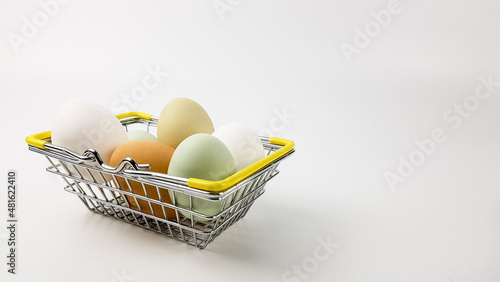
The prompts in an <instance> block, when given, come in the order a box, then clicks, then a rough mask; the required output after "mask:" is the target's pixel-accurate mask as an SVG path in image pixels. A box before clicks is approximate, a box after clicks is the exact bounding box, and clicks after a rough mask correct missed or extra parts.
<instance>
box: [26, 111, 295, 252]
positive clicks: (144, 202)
mask: <svg viewBox="0 0 500 282" xmlns="http://www.w3.org/2000/svg"><path fill="white" fill-rule="evenodd" d="M117 117H118V119H120V122H121V123H122V125H123V126H124V127H125V129H126V130H129V129H131V128H133V129H140V130H144V131H148V132H152V131H155V130H156V124H157V121H158V118H157V117H154V116H151V115H149V114H145V113H141V112H130V113H125V114H120V115H117ZM26 142H27V143H28V145H29V146H28V147H29V150H30V151H33V152H36V153H39V154H42V155H44V156H45V157H46V158H47V159H48V161H49V162H50V166H49V167H47V171H48V172H50V173H54V174H56V175H59V176H60V177H61V178H62V179H63V180H64V183H65V184H66V186H65V187H64V190H65V191H67V192H69V193H71V194H74V195H76V196H78V198H80V200H81V201H82V203H83V204H84V205H85V206H86V207H87V208H88V209H89V210H91V211H93V212H95V213H98V214H102V215H106V216H110V217H113V218H115V219H118V220H121V221H124V222H127V223H130V224H133V225H136V226H140V227H142V228H145V229H148V230H151V231H154V232H157V233H161V234H163V235H166V236H168V237H171V238H175V239H177V240H180V241H183V242H185V243H187V244H189V245H193V246H196V247H198V248H200V249H203V248H205V247H206V246H207V245H208V244H209V243H210V242H212V241H213V240H214V239H215V238H216V237H217V236H219V235H220V234H221V233H222V232H223V231H224V230H226V229H227V228H228V227H229V226H231V225H232V224H233V223H235V222H236V221H238V220H239V219H240V218H242V217H244V216H245V215H246V213H247V212H248V210H249V209H250V207H251V206H252V204H253V203H254V201H255V200H256V199H257V198H259V197H260V196H261V195H262V194H263V193H264V192H265V189H264V188H265V185H266V184H267V182H268V181H269V180H271V179H272V178H273V177H275V176H276V175H277V174H278V173H279V171H278V170H277V167H278V165H279V164H280V162H281V161H282V160H284V159H285V158H287V157H289V156H290V155H291V154H293V152H294V151H295V149H294V143H293V142H292V141H290V140H285V139H280V138H272V137H271V138H268V137H261V142H262V145H263V146H264V149H265V150H266V157H264V158H263V159H261V160H259V161H257V162H256V163H254V164H252V165H250V166H248V167H247V168H245V169H243V170H241V171H239V172H237V173H235V174H233V175H231V176H230V177H228V178H226V179H223V180H220V181H207V180H202V179H195V178H189V179H188V178H180V177H173V176H169V175H167V174H163V173H155V172H150V171H148V170H147V168H148V167H149V166H148V165H147V164H137V163H136V162H135V161H134V160H133V159H131V158H126V159H124V160H123V161H122V162H121V163H120V165H118V166H117V167H110V166H108V165H106V164H104V163H102V160H101V158H100V155H99V153H98V152H96V151H95V150H93V149H89V150H87V151H85V153H84V154H83V155H78V154H76V153H74V152H72V151H70V150H68V149H65V148H62V147H59V146H56V145H53V144H51V140H50V131H45V132H41V133H38V134H33V135H30V136H28V137H27V138H26ZM169 195H171V196H172V197H169ZM180 199H182V204H181V201H180ZM200 203H203V204H204V205H211V206H212V207H216V208H217V210H216V212H215V213H213V214H212V215H206V214H203V213H200V212H198V209H197V205H199V204H200Z"/></svg>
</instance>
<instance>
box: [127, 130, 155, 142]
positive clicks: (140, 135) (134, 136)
mask: <svg viewBox="0 0 500 282" xmlns="http://www.w3.org/2000/svg"><path fill="white" fill-rule="evenodd" d="M127 136H128V141H136V140H149V141H158V138H156V136H154V135H153V134H151V133H149V132H147V131H142V130H130V131H128V132H127Z"/></svg>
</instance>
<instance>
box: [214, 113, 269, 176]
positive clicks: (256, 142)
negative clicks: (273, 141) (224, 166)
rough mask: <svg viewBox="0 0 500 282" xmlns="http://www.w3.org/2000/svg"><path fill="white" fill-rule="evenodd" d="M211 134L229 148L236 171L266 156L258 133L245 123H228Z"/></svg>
mask: <svg viewBox="0 0 500 282" xmlns="http://www.w3.org/2000/svg"><path fill="white" fill-rule="evenodd" d="M212 135H213V136H215V137H217V138H218V139H219V140H221V141H222V142H223V143H224V144H225V145H226V147H227V148H228V149H229V151H230V152H231V154H232V155H233V158H234V162H235V164H236V170H238V171H239V170H242V169H243V168H245V167H247V166H249V165H251V164H252V163H254V162H256V161H258V160H260V159H262V158H263V157H265V156H266V153H265V150H264V146H263V145H262V142H261V141H260V138H259V135H258V134H257V133H256V132H255V131H254V130H253V129H252V128H251V127H249V126H247V125H245V124H242V123H236V122H234V123H229V124H226V125H224V126H221V127H220V128H218V129H217V130H215V132H214V133H212Z"/></svg>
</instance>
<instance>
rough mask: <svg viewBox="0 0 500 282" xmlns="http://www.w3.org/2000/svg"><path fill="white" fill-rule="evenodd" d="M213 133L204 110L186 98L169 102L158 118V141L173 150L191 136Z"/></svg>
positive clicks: (210, 121) (209, 120)
mask: <svg viewBox="0 0 500 282" xmlns="http://www.w3.org/2000/svg"><path fill="white" fill-rule="evenodd" d="M213 132H214V125H213V123H212V120H211V119H210V117H209V116H208V114H207V112H206V111H205V109H203V107H202V106H200V105H199V104H198V103H196V102H195V101H193V100H191V99H188V98H175V99H173V100H171V101H170V102H169V103H168V104H167V105H166V106H165V107H164V108H163V110H162V111H161V113H160V116H159V118H158V126H157V136H158V141H160V142H161V143H164V144H167V145H169V146H171V147H173V148H177V146H178V145H179V144H180V143H181V142H182V141H183V140H184V139H186V138H187V137H189V136H191V135H193V134H196V133H207V134H212V133H213Z"/></svg>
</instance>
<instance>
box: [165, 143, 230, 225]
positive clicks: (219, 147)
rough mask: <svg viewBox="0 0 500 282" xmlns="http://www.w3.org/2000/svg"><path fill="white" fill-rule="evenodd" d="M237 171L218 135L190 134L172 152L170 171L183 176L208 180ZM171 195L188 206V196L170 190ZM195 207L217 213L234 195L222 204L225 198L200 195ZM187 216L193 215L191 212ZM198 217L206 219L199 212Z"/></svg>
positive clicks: (197, 209)
mask: <svg viewBox="0 0 500 282" xmlns="http://www.w3.org/2000/svg"><path fill="white" fill-rule="evenodd" d="M235 172H236V167H235V165H234V159H233V156H232V155H231V152H229V150H228V149H227V147H226V145H224V143H222V141H220V140H219V139H217V138H216V137H214V136H212V135H210V134H205V133H198V134H194V135H191V136H189V137H188V138H186V139H185V140H184V141H182V143H181V144H179V146H178V147H177V149H176V150H175V152H174V155H173V156H172V160H171V162H170V166H169V169H168V174H169V175H172V176H179V177H184V178H199V179H205V180H212V181H215V180H221V179H224V178H226V177H228V176H230V175H232V174H233V173H235ZM170 197H171V198H174V197H175V202H176V205H178V206H179V207H182V208H185V209H189V206H190V203H189V196H187V195H185V194H183V193H180V192H172V191H170ZM192 202H193V205H192V210H193V211H195V212H199V213H201V214H203V215H207V216H214V215H217V214H218V213H219V212H220V211H221V210H222V209H223V208H224V209H225V208H227V207H228V206H229V204H230V203H231V199H228V200H227V201H226V204H225V205H224V207H222V205H223V202H222V201H208V200H203V199H198V198H193V200H192ZM183 215H184V216H186V217H190V216H191V215H190V214H188V213H183ZM194 219H195V220H197V221H206V220H205V219H203V218H200V217H198V216H195V217H194Z"/></svg>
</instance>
